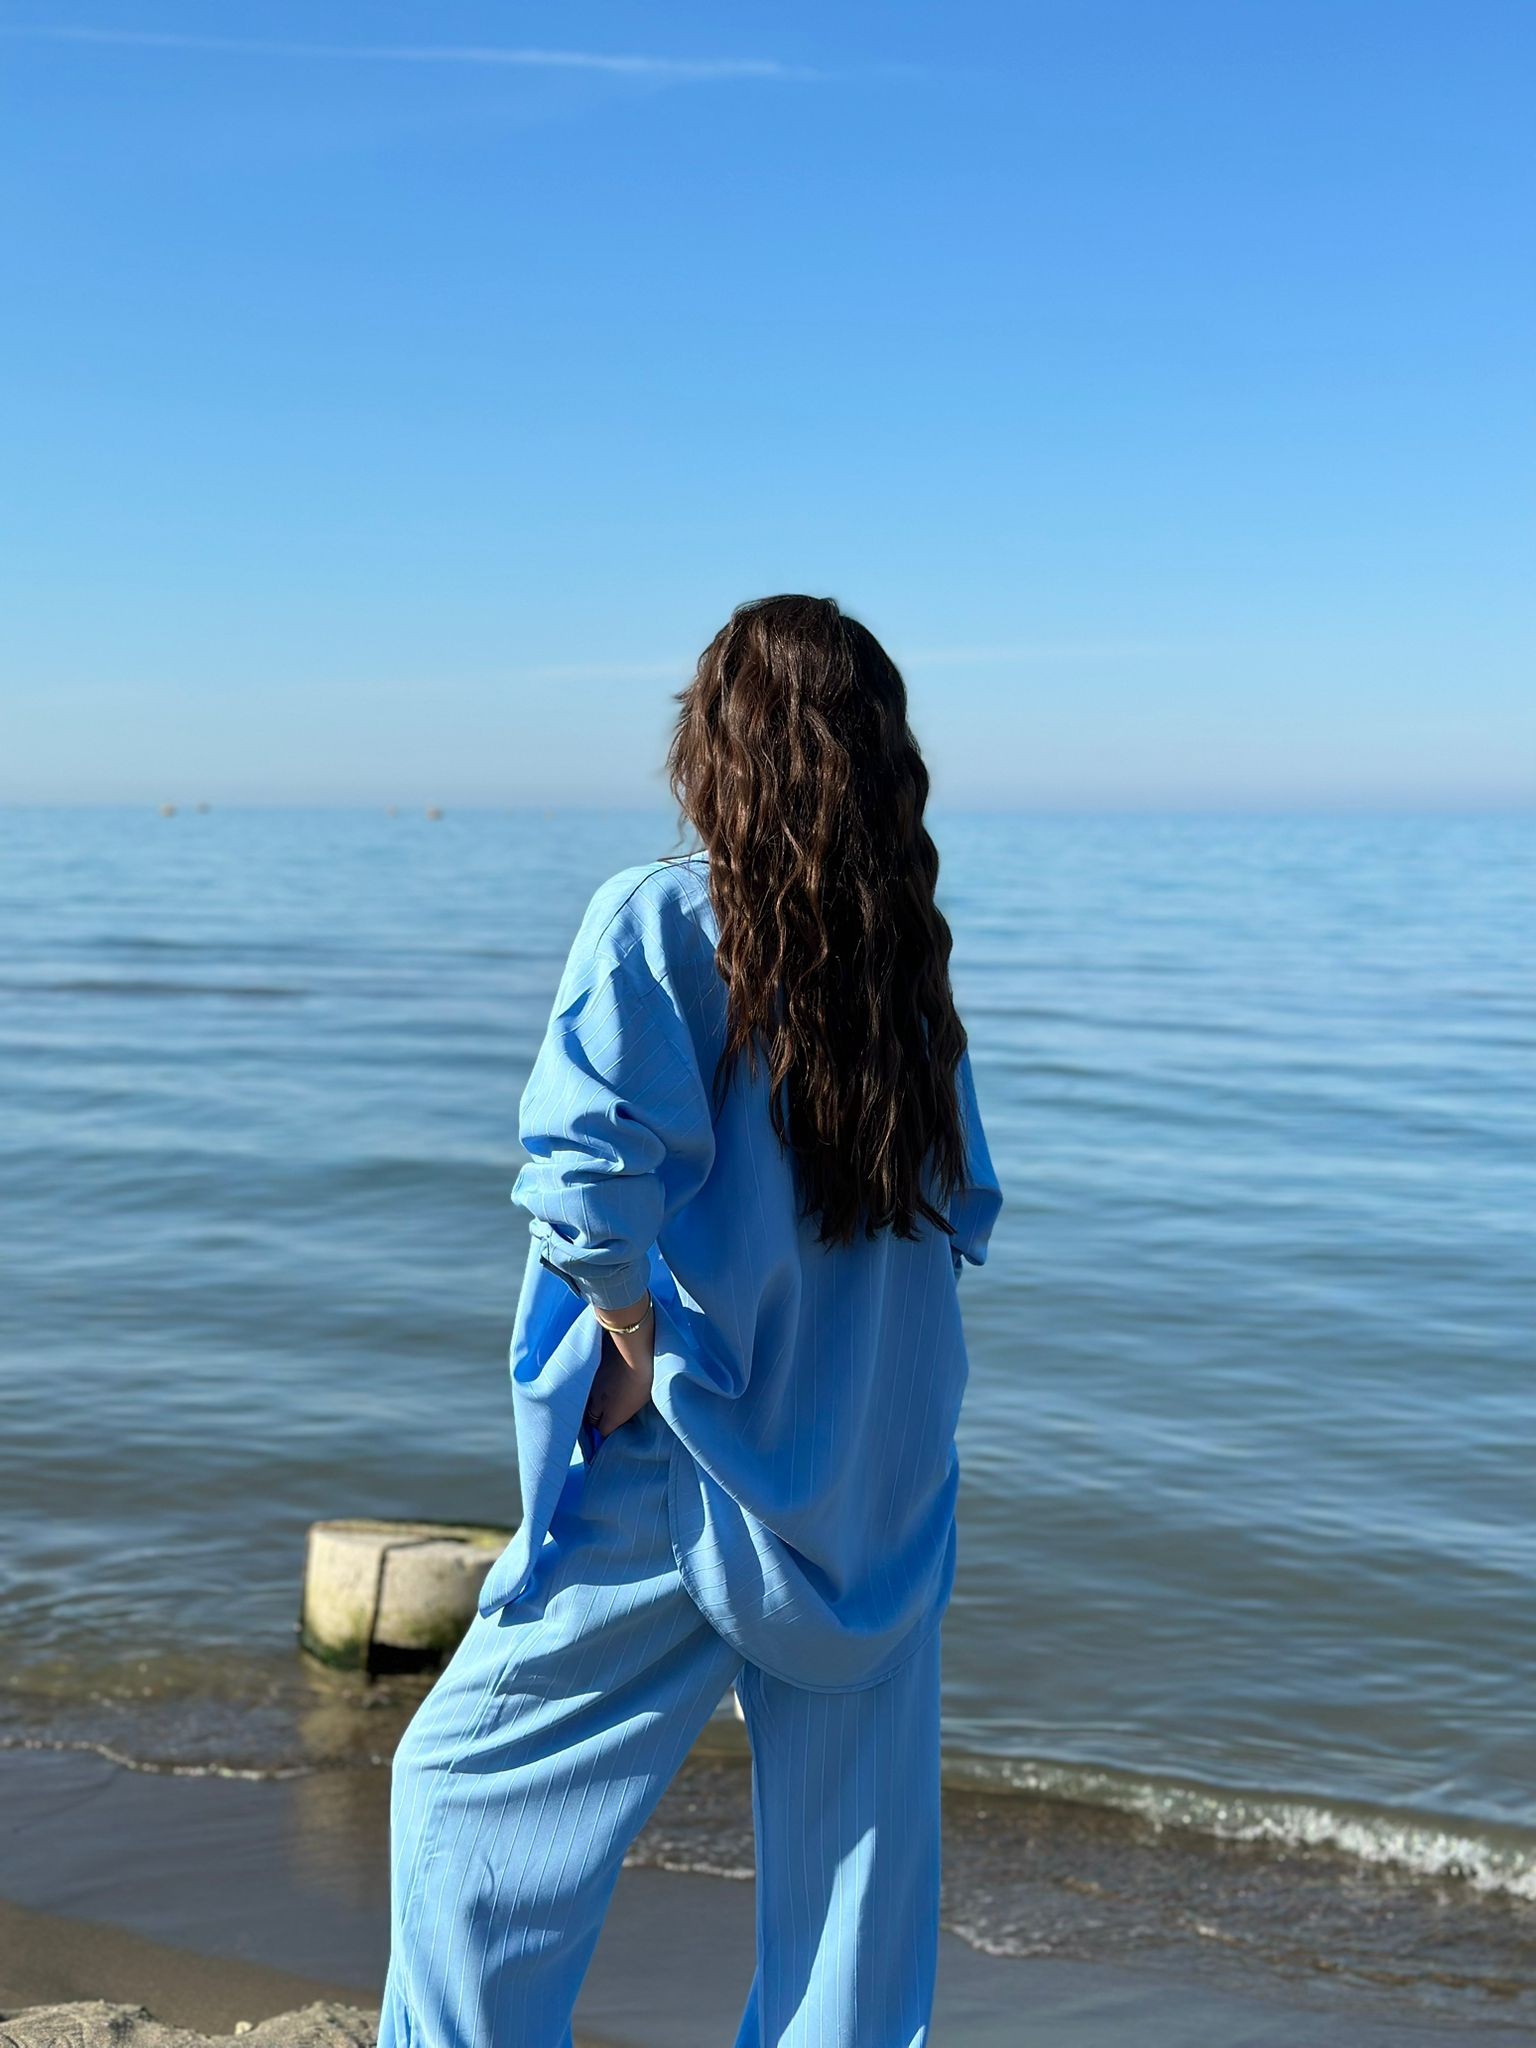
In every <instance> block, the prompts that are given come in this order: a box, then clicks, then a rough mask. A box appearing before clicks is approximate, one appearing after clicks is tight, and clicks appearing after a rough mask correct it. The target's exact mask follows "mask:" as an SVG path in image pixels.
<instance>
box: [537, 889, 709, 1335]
mask: <svg viewBox="0 0 1536 2048" xmlns="http://www.w3.org/2000/svg"><path fill="white" fill-rule="evenodd" d="M589 922H590V920H589ZM518 1136H519V1137H520V1139H521V1141H522V1145H523V1149H524V1151H525V1152H526V1153H527V1155H528V1156H527V1160H526V1163H525V1164H524V1165H523V1167H522V1168H521V1170H520V1171H519V1173H518V1176H517V1180H516V1182H515V1184H514V1186H513V1189H512V1199H513V1201H514V1202H516V1203H517V1204H518V1206H519V1207H520V1208H522V1209H524V1210H526V1211H527V1213H528V1215H529V1217H530V1219H531V1224H530V1229H531V1234H532V1237H533V1239H534V1241H535V1243H536V1245H537V1247H538V1251H539V1256H540V1259H541V1261H542V1263H543V1264H545V1265H546V1266H548V1267H550V1268H551V1269H552V1270H553V1271H555V1272H556V1273H558V1274H559V1275H560V1276H561V1278H562V1279H564V1280H566V1281H567V1283H568V1284H569V1285H570V1286H572V1287H573V1288H574V1289H575V1290H576V1292H577V1293H579V1294H581V1295H582V1296H583V1297H584V1298H585V1299H586V1300H587V1301H589V1302H590V1303H591V1304H592V1305H593V1306H594V1307H596V1308H600V1309H615V1308H623V1307H625V1306H627V1305H628V1304H629V1303H630V1302H633V1301H637V1300H638V1299H639V1298H640V1296H641V1295H642V1294H643V1293H644V1292H645V1290H646V1287H647V1285H648V1283H649V1279H650V1256H649V1255H650V1250H651V1247H652V1246H653V1245H654V1244H655V1243H656V1240H657V1237H658V1235H659V1233H660V1232H661V1230H662V1228H663V1226H664V1224H665V1223H666V1221H667V1219H668V1218H669V1217H670V1216H671V1215H673V1214H675V1212H676V1211H677V1209H679V1208H680V1207H681V1206H682V1204H683V1203H684V1202H686V1201H687V1200H688V1199H689V1198H690V1197H691V1196H692V1195H693V1194H695V1193H696V1192H697V1191H698V1189H699V1188H700V1187H701V1186H702V1184H703V1182H704V1181H705V1180H706V1179H707V1177H708V1175H709V1171H710V1168H711V1166H712V1165H713V1163H714V1128H713V1120H712V1118H711V1115H710V1106H709V1099H708V1090H707V1088H706V1086H705V1083H704V1080H703V1077H702V1074H701V1072H700V1067H699V1061H698V1057H697V1054H696V1051H695V1048H694V1044H693V1039H692V1036H691V1033H690V1031H689V1027H688V1020H687V1018H686V1017H685V1016H684V1015H683V1013H682V1011H681V1009H680V1007H679V1004H678V1002H677V999H676V998H675V996H674V994H673V992H672V989H671V986H670V984H669V981H668V978H667V976H666V973H665V970H664V967H659V964H658V963H657V962H656V961H654V960H653V959H652V958H651V957H650V956H649V954H648V952H647V949H646V947H645V945H644V944H643V943H642V942H641V941H640V940H639V939H633V938H632V939H630V940H629V941H628V942H627V943H625V942H620V943H618V944H615V943H614V942H613V941H612V939H611V936H610V938H609V940H608V941H607V942H606V943H605V942H603V941H602V939H601V938H599V940H598V941H597V942H596V943H594V942H593V940H592V938H591V937H589V934H588V928H587V926H585V925H584V926H583V930H582V933H581V934H579V935H578V938H577V942H576V946H575V948H574V949H573V951H572V954H571V958H570V960H569V962H568V963H567V967H566V971H565V974H564V976H563V978H562V981H561V985H560V990H559V993H558V994H557V996H556V998H555V1008H554V1013H553V1015H552V1016H551V1018H550V1020H549V1026H548V1029H547V1030H546V1032H545V1035H544V1040H543V1043H542V1045H541V1046H540V1048H539V1053H538V1057H537V1058H536V1060H535V1061H534V1065H533V1071H532V1073H531V1074H530V1075H529V1078H528V1085H527V1087H526V1089H525V1090H524V1091H523V1099H522V1104H521V1108H520V1111H519V1117H518Z"/></svg>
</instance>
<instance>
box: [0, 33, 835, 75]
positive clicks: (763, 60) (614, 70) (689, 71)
mask: <svg viewBox="0 0 1536 2048" xmlns="http://www.w3.org/2000/svg"><path fill="white" fill-rule="evenodd" d="M0 36H5V37H7V38H8V39H10V40H12V41H20V42H34V43H73V44H77V45H84V46H89V47H97V48H107V49H125V50H185V51H191V52H204V53H206V54H208V55H210V56H222V57H275V58H290V59H298V60H306V59H308V60H318V61H322V62H330V63H336V62H345V61H347V60H348V59H351V60H353V61H355V62H359V63H369V64H459V65H474V66H482V67H488V68H490V67H504V68H514V69H521V70H526V71H595V72H602V73H606V74H608V75H609V76H612V77H621V78H650V79H658V80H662V81H670V82H672V83H676V84H703V83H708V82H710V81H719V80H727V79H747V78H756V79H766V80H769V81H770V82H773V83H776V84H806V83H810V82H813V81H817V80H820V79H822V78H824V77H825V76H826V74H825V73H824V72H820V71H814V70H811V69H810V68H808V67H807V66H805V65H803V64H784V63H781V62H780V61H779V59H778V58H776V57H652V56H645V55H637V54H626V53H622V52H621V53H615V54H608V53H606V52H603V51H598V50H545V49H536V48H523V47H519V46H516V45H510V44H502V43H295V42H273V41H267V40H265V39H261V38H248V37H241V36H202V35H181V34H176V33H164V34H162V33H159V32H156V31H154V30H149V29H117V28H86V27H45V26H27V25H25V24H22V25H18V26H15V27H0Z"/></svg>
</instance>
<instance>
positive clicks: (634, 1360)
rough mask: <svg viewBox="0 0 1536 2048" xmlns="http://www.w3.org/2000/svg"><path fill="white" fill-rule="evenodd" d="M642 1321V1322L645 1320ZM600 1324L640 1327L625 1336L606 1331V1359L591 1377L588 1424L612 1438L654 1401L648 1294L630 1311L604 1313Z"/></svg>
mask: <svg viewBox="0 0 1536 2048" xmlns="http://www.w3.org/2000/svg"><path fill="white" fill-rule="evenodd" d="M642 1319H643V1320H642ZM598 1321H599V1322H600V1323H603V1324H604V1325H606V1324H608V1323H639V1324H640V1328H639V1329H638V1330H635V1331H634V1332H632V1333H627V1334H625V1335H623V1336H619V1335H616V1334H615V1333H614V1332H613V1331H611V1330H609V1329H607V1328H606V1327H605V1328H604V1331H603V1355H602V1357H601V1359H600V1360H599V1361H598V1367H597V1371H596V1372H595V1373H594V1374H593V1375H592V1387H591V1391H590V1392H589V1393H588V1395H587V1408H586V1420H587V1422H588V1423H589V1424H590V1425H591V1426H592V1428H594V1429H595V1430H597V1431H598V1432H599V1434H600V1435H602V1436H612V1434H613V1432H614V1431H615V1430H616V1429H622V1428H623V1426H624V1424H625V1423H626V1422H628V1421H629V1420H630V1419H631V1417H633V1416H636V1415H638V1414H639V1413H640V1410H641V1409H642V1408H643V1407H644V1406H645V1404H646V1402H647V1401H649V1399H650V1398H651V1386H652V1383H653V1381H654V1379H655V1367H656V1314H655V1310H654V1309H653V1307H652V1305H651V1297H650V1296H649V1294H647V1295H645V1296H643V1297H642V1299H641V1300H639V1301H637V1302H634V1303H633V1304H632V1305H631V1306H630V1307H629V1308H618V1309H604V1310H603V1313H602V1315H601V1316H599V1317H598Z"/></svg>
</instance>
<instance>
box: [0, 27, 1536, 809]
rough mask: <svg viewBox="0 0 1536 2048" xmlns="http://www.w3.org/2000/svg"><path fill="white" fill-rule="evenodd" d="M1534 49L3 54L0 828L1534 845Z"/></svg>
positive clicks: (1281, 46)
mask: <svg viewBox="0 0 1536 2048" xmlns="http://www.w3.org/2000/svg"><path fill="white" fill-rule="evenodd" d="M1533 67H1536V9H1533V8H1532V7H1531V6H1530V5H1529V0H1440V4H1433V5H1426V4H1422V0H1374V4H1373V0H1210V4H1204V0H1202V4H1189V0H1119V4H1104V0H1008V4H995V5H993V4H987V5H983V4H977V0H951V4H949V5H946V6H945V7H944V8H942V9H941V8H938V7H907V6H891V5H880V6H876V5H871V4H859V0H855V4H843V5H840V6H837V7H830V8H829V7H827V6H825V5H817V6H810V5H806V4H803V0H778V4H776V5H774V6H772V7H768V6H762V5H758V4H755V0H746V4H738V5H736V6H734V7H732V8H730V9H723V8H719V7H717V6H716V7H704V6H696V5H680V4H669V0H651V4H649V5H647V6H643V7H642V6H636V5H619V4H608V5H601V4H600V5H586V6H580V7H577V6H572V5H570V4H569V0H567V4H565V5H563V6H558V7H557V6H549V5H527V6H521V7H518V8H515V9H514V8H511V7H507V6H501V7H491V6H488V5H470V4H462V0H435V4H434V5H432V6H430V7H428V6H426V5H405V4H386V0H354V4H353V5H351V6H346V7H341V6H332V5H326V4H324V0H308V4H306V5H304V6H302V7H301V6H290V5H286V4H283V0H266V4H264V5H262V6H260V7H257V6H254V5H246V4H243V0H221V4H220V5H219V7H218V8H217V9H213V8H211V7H209V6H207V5H206V4H205V5H202V6H192V5H187V4H182V5H175V4H170V0H138V4H134V5H129V4H126V0H97V4H94V5H93V4H91V0H78V5H76V6H72V7H70V8H69V9H68V10H60V9H59V8H57V7H55V6H52V5H50V4H49V0H34V4H32V5H31V6H27V7H23V6H19V5H13V4H5V5H3V6H0V178H3V184H0V193H3V201H0V203H3V207H4V248H5V252H6V253H5V271H6V287H5V293H4V300H5V310H4V317H3V321H0V394H3V396H0V404H3V406H4V415H5V426H4V435H3V444H0V445H3V465H4V479H3V482H0V661H3V675H0V798H3V799H6V800H24V801H25V800H47V801H81V800H86V801H97V800H104V801H118V800H120V801H127V802H149V801H159V800H161V799H179V800H181V801H184V802H191V801H195V800H197V799H199V798H206V799H208V800H211V801H216V802H239V801H258V802H259V801H296V802H310V801H316V802H329V801H343V802H359V803H374V802H390V801H394V802H403V803H416V802H428V801H437V802H443V803H500V802H507V803H519V802H530V801H533V802H538V801H549V802H562V801H563V802H570V801H575V802H590V801H598V802H604V803H608V802H639V803H644V802H647V801H653V800H654V799H655V797H656V795H657V792H658V790H659V782H658V780H657V776H656V772H655V771H656V762H657V759H658V757H659V753H660V750H661V747H662V744H663V741H664V737H665V733H666V730H667V726H668V723H669V720H670V715H671V709H672V706H671V697H670V693H671V691H672V690H674V689H675V688H676V687H677V686H678V685H679V684H680V683H681V681H682V680H683V679H684V677H685V676H686V674H687V672H688V670H689V668H690V667H691V664H692V661H693V658H694V656H695V655H696V653H697V651H698V649H699V647H700V646H701V645H702V644H703V643H704V642H705V641H706V640H707V639H708V638H709V637H710V635H711V634H712V633H713V632H714V630H715V628H716V627H717V626H718V625H719V624H720V623H721V621H722V620H723V618H724V617H725V615H726V614H727V613H728V611H729V610H730V608H731V606H732V605H733V604H734V603H736V602H738V601H739V600H741V599H743V598H745V597H749V596H754V595H758V594H761V593H763V592H767V591H771V590H785V589H804V590H812V591H818V592H829V593H831V594H833V595H835V596H836V597H838V598H839V600H840V601H841V602H842V603H843V604H844V605H845V606H846V607H847V608H848V609H849V610H851V611H854V612H856V613H857V614H858V615H859V616H860V617H862V618H864V619H865V621H866V622H867V623H868V624H869V625H870V626H871V627H872V628H873V629H874V630H875V631H876V632H877V633H879V634H880V635H881V637H882V638H883V639H884V640H885V641H886V643H887V644H888V645H889V646H890V648H891V650H892V652H893V653H894V654H895V655H896V656H897V658H898V660H900V661H901V662H902V664H903V666H904V668H905V670H906V672H907V676H908V681H909V684H910V686H911V690H912V697H913V706H914V722H915V724H916V725H917V728H918V732H919V737H920V738H921V739H922V741H923V743H924V747H925V751H926V752H927V754H928V756H929V758H930V760H931V762H932V765H933V769H934V775H935V782H936V786H937V789H938V792H939V794H940V796H941V797H942V798H944V799H946V800H948V801H950V802H953V803H957V804H987V805H992V804H1024V805H1030V806H1056V805H1066V806H1078V805H1109V806H1120V805H1151V806H1159V807H1161V806H1185V805H1191V806H1219V807H1223V808H1226V807H1233V806H1236V807H1242V806H1245V805H1262V806H1272V805H1277V804H1292V803H1297V804H1343V803H1364V804H1389V805H1399V804H1415V803H1436V804H1442V803H1443V804H1463V803H1465V804H1473V805H1476V804H1484V803H1495V804H1498V803H1509V802H1531V801H1533V800H1536V684H1533V677H1536V662H1533V655H1536V615H1533V606H1532V601H1531V582H1532V578H1531V569H1532V564H1533V559H1536V546H1533V543H1536V517H1533V488H1532V479H1533V476H1536V352H1533V344H1536V265H1533V248H1532V242H1533V237H1532V232H1531V222H1532V220H1533V219H1536V178H1533V175H1532V171H1533V156H1536V136H1533V124H1532V122H1531V120H1530V81H1531V78H1532V76H1533V75H1536V69H1533Z"/></svg>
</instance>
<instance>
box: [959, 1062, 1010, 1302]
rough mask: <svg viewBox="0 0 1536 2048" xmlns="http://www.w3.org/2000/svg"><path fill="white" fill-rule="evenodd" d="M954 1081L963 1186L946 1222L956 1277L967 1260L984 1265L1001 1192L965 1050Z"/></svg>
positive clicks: (976, 1264) (1001, 1199) (974, 1079)
mask: <svg viewBox="0 0 1536 2048" xmlns="http://www.w3.org/2000/svg"><path fill="white" fill-rule="evenodd" d="M955 1081H956V1086H957V1088H958V1091H959V1096H960V1114H961V1119H962V1121H963V1123H964V1126H965V1161H966V1164H965V1182H964V1185H963V1186H962V1187H960V1188H959V1189H957V1191H956V1193H955V1194H954V1196H953V1198H952V1199H951V1201H950V1205H949V1221H950V1225H951V1227H952V1229H953V1230H954V1236H953V1237H952V1238H951V1239H950V1241H949V1248H950V1254H951V1256H952V1258H953V1259H954V1263H955V1277H956V1279H958V1278H959V1277H960V1273H961V1270H962V1268H963V1266H965V1265H966V1264H967V1263H969V1264H970V1265H972V1266H984V1265H985V1264H986V1262H987V1246H988V1244H989V1242H990V1240H991V1236H992V1226H993V1224H994V1223H995V1222H996V1221H997V1218H998V1213H999V1211H1000V1210H1001V1208H1002V1206H1003V1194H1002V1189H1001V1188H1000V1187H999V1185H998V1180H997V1172H996V1169H995V1168H994V1167H993V1164H992V1154H991V1152H990V1150H989V1149H988V1146H987V1134H986V1131H985V1129H984V1128H983V1125H982V1121H981V1106H980V1104H979V1103H978V1101H977V1099H976V1078H975V1076H974V1074H973V1073H972V1072H971V1055H970V1053H969V1051H966V1052H965V1053H964V1054H962V1056H961V1060H960V1066H959V1069H958V1071H957V1073H956V1076H955Z"/></svg>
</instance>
